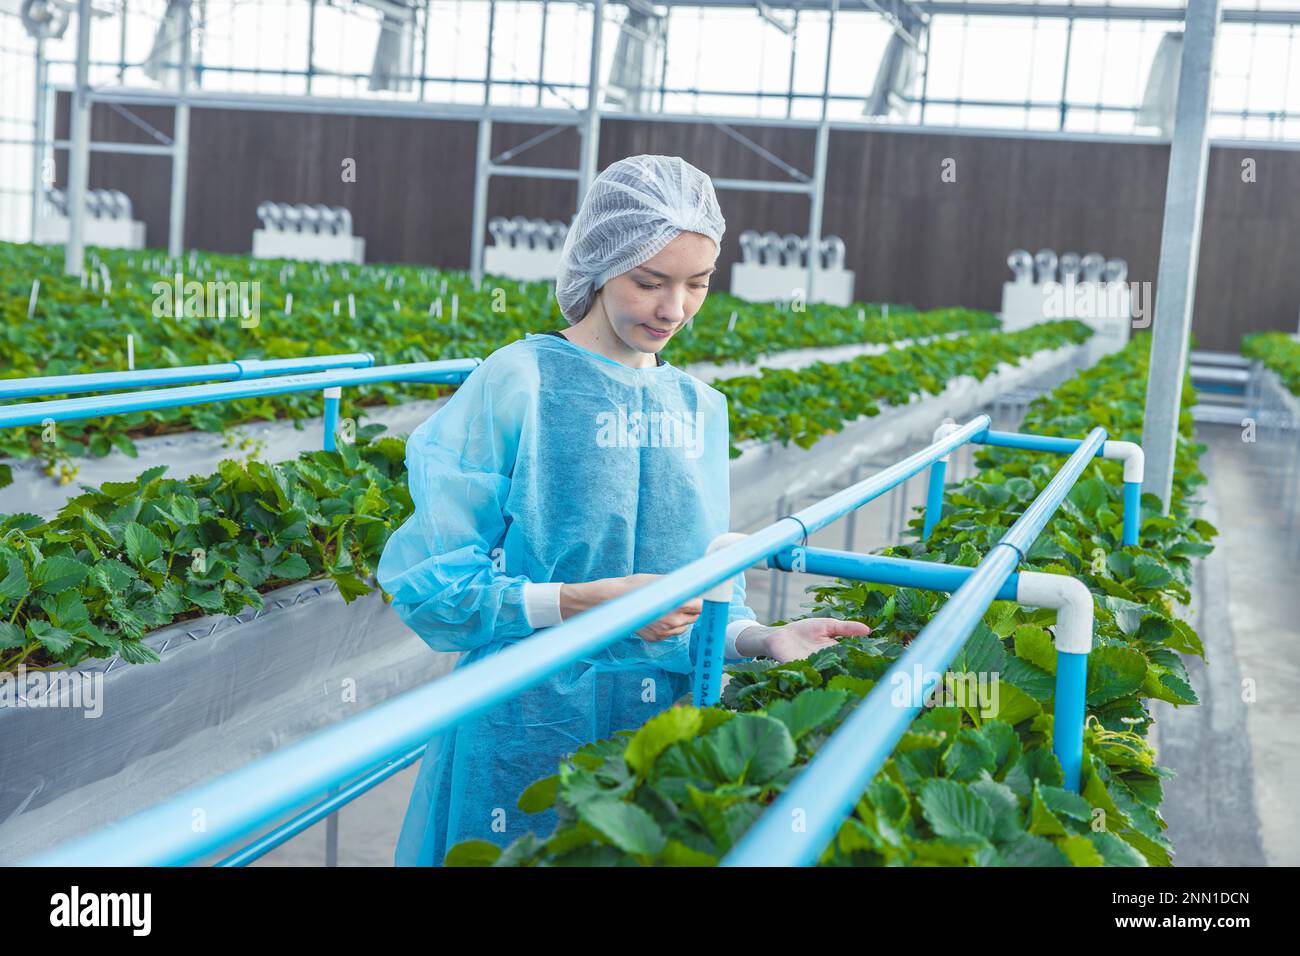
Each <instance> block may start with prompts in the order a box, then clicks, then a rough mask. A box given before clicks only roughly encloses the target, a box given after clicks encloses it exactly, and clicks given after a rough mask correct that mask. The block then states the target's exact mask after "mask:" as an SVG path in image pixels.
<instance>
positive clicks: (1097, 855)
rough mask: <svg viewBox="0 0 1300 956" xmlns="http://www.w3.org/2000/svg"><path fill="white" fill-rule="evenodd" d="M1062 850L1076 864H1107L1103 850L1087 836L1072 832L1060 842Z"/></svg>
mask: <svg viewBox="0 0 1300 956" xmlns="http://www.w3.org/2000/svg"><path fill="white" fill-rule="evenodd" d="M1059 846H1060V848H1061V852H1062V853H1064V854H1065V855H1066V857H1067V858H1069V860H1070V863H1072V864H1073V865H1074V866H1105V865H1106V860H1105V858H1104V857H1103V856H1102V855H1101V851H1100V850H1098V849H1097V847H1096V846H1095V845H1093V843H1092V841H1091V840H1089V839H1088V838H1087V837H1086V836H1082V835H1080V834H1078V833H1071V834H1070V835H1069V836H1067V837H1066V838H1065V839H1064V840H1062V841H1061V842H1060V844H1059Z"/></svg>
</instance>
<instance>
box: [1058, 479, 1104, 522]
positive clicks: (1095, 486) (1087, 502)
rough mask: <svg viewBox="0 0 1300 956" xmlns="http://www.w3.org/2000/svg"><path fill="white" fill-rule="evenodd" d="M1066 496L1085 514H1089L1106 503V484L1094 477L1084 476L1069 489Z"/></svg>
mask: <svg viewBox="0 0 1300 956" xmlns="http://www.w3.org/2000/svg"><path fill="white" fill-rule="evenodd" d="M1067 498H1068V500H1069V501H1072V502H1073V503H1074V504H1075V505H1076V506H1077V507H1078V508H1079V510H1080V511H1082V512H1083V513H1084V514H1085V515H1091V514H1094V513H1095V512H1096V511H1097V509H1098V508H1100V507H1101V506H1102V505H1104V504H1105V503H1106V501H1107V495H1106V486H1105V484H1104V483H1102V482H1101V481H1099V480H1098V479H1096V478H1085V479H1084V480H1083V481H1080V482H1078V483H1077V484H1075V486H1074V487H1073V488H1071V489H1070V493H1069V495H1068V496H1067Z"/></svg>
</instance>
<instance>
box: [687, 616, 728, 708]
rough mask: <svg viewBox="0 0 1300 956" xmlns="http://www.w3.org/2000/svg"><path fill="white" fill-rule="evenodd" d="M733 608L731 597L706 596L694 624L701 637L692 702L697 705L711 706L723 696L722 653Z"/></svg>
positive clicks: (696, 660) (692, 688) (692, 689)
mask: <svg viewBox="0 0 1300 956" xmlns="http://www.w3.org/2000/svg"><path fill="white" fill-rule="evenodd" d="M730 610H731V603H730V602H729V601H709V600H706V601H705V602H704V607H703V609H702V610H701V611H700V617H699V620H698V621H697V622H696V624H695V627H696V629H697V630H698V631H699V635H700V638H699V645H698V650H697V657H696V659H695V680H694V682H693V683H692V687H691V703H693V704H694V705H695V706H696V707H712V706H713V705H714V704H716V703H717V702H718V700H719V699H720V698H721V697H722V665H723V653H724V651H725V649H726V639H727V618H728V616H729V614H730Z"/></svg>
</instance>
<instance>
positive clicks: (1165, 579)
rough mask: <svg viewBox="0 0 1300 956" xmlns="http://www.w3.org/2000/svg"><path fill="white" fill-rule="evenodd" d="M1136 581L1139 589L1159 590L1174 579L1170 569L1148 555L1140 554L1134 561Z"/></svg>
mask: <svg viewBox="0 0 1300 956" xmlns="http://www.w3.org/2000/svg"><path fill="white" fill-rule="evenodd" d="M1133 572H1134V579H1135V580H1136V581H1137V585H1138V587H1142V588H1148V589H1151V590H1158V589H1160V588H1163V587H1164V586H1165V585H1167V584H1169V582H1171V581H1172V580H1173V579H1174V576H1173V574H1171V573H1170V571H1169V568H1168V567H1166V566H1165V565H1164V564H1162V563H1161V562H1159V561H1157V560H1156V559H1155V558H1153V557H1151V556H1150V555H1147V554H1140V555H1138V556H1137V558H1136V559H1135V560H1134V561H1133Z"/></svg>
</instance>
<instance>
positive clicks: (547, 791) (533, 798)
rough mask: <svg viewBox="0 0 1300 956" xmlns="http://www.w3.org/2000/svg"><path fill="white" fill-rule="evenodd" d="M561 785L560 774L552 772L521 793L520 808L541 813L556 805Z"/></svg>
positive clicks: (528, 811) (526, 811)
mask: <svg viewBox="0 0 1300 956" xmlns="http://www.w3.org/2000/svg"><path fill="white" fill-rule="evenodd" d="M559 786H560V777H559V775H558V774H551V775H550V776H549V777H543V778H542V779H541V780H538V781H536V782H535V783H533V784H530V785H529V786H528V787H527V788H526V789H525V790H524V792H523V793H521V794H520V795H519V809H520V810H523V811H524V812H525V813H541V812H542V811H543V810H549V809H550V808H551V807H553V806H555V797H556V793H557V791H558V789H559Z"/></svg>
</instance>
